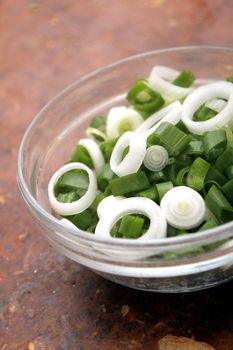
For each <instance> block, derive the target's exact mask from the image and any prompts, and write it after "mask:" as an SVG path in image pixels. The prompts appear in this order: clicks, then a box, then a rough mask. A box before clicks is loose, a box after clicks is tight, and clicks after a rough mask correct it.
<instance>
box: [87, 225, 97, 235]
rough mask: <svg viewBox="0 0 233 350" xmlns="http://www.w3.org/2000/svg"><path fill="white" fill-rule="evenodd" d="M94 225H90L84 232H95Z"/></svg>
mask: <svg viewBox="0 0 233 350" xmlns="http://www.w3.org/2000/svg"><path fill="white" fill-rule="evenodd" d="M95 228H96V225H91V226H89V227H88V228H87V229H86V231H87V232H89V233H94V232H95Z"/></svg>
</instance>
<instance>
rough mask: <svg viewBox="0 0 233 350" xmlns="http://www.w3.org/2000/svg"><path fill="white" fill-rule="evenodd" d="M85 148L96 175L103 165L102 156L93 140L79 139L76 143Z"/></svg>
mask: <svg viewBox="0 0 233 350" xmlns="http://www.w3.org/2000/svg"><path fill="white" fill-rule="evenodd" d="M78 144H79V145H82V146H83V147H85V148H86V150H87V152H88V154H89V156H90V157H91V160H92V163H93V165H94V169H95V172H96V174H97V175H98V174H99V173H100V172H101V170H102V169H103V167H104V165H105V161H104V156H103V154H102V152H101V150H100V148H99V146H98V145H97V143H96V142H95V141H94V140H91V139H81V140H80V141H79V143H78Z"/></svg>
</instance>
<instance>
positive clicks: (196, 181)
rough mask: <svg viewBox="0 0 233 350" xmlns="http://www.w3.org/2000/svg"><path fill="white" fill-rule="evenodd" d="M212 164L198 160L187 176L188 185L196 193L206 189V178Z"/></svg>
mask: <svg viewBox="0 0 233 350" xmlns="http://www.w3.org/2000/svg"><path fill="white" fill-rule="evenodd" d="M209 168H210V164H209V163H208V162H206V161H205V160H204V159H202V158H200V157H199V158H196V159H195V160H194V162H193V164H192V165H191V167H190V170H189V172H188V175H187V179H186V184H187V186H189V187H191V188H193V189H194V190H196V191H201V190H202V189H203V188H204V184H205V177H206V174H207V172H208V171H209Z"/></svg>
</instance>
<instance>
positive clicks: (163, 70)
mask: <svg viewBox="0 0 233 350" xmlns="http://www.w3.org/2000/svg"><path fill="white" fill-rule="evenodd" d="M179 74H180V72H179V71H177V70H175V69H172V68H169V67H164V66H155V67H154V68H153V69H152V71H151V73H150V76H149V78H148V81H149V84H150V85H151V87H152V88H153V89H155V90H156V91H158V92H159V93H160V94H161V95H162V96H163V97H164V98H166V99H168V100H178V99H182V98H184V97H186V96H187V95H188V94H190V92H192V91H193V88H184V87H181V86H177V85H174V84H172V81H173V80H175V79H176V78H177V76H178V75H179Z"/></svg>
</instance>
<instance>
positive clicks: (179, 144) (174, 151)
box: [147, 122, 190, 157]
mask: <svg viewBox="0 0 233 350" xmlns="http://www.w3.org/2000/svg"><path fill="white" fill-rule="evenodd" d="M147 141H148V145H149V146H151V145H161V146H163V147H165V148H166V149H167V151H168V153H169V156H171V157H177V156H178V155H179V154H180V153H181V152H183V151H184V150H185V149H186V148H187V146H188V144H189V142H190V137H189V136H188V135H187V134H186V133H184V132H183V131H181V130H180V129H178V128H177V127H176V126H175V125H173V124H171V123H168V122H164V123H162V124H160V126H159V127H158V128H157V129H156V130H155V132H154V133H153V134H152V135H150V136H149V137H148V140H147Z"/></svg>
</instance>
